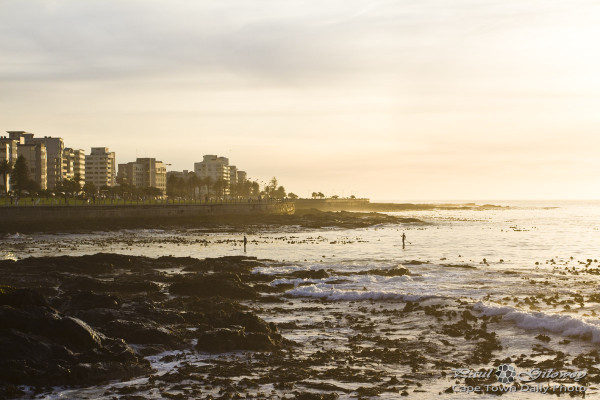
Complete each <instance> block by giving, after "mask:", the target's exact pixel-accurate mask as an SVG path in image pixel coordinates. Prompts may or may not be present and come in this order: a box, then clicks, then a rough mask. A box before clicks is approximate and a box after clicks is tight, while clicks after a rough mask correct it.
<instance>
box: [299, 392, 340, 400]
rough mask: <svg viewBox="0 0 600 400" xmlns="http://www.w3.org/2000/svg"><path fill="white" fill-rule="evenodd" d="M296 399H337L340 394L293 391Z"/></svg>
mask: <svg viewBox="0 0 600 400" xmlns="http://www.w3.org/2000/svg"><path fill="white" fill-rule="evenodd" d="M294 394H295V395H296V397H295V399H296V400H337V399H339V398H340V396H339V395H338V394H337V393H311V392H295V393H294Z"/></svg>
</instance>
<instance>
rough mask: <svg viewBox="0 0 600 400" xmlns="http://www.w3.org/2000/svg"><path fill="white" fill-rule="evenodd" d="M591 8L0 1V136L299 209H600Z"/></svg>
mask: <svg viewBox="0 0 600 400" xmlns="http://www.w3.org/2000/svg"><path fill="white" fill-rule="evenodd" d="M599 40H600V3H598V2H597V1H578V0H565V1H562V0H545V1H542V0H518V1H513V0H399V1H362V0H339V1H338V0H327V1H323V0H319V1H314V0H304V1H294V0H286V1H281V0H270V1H267V0H252V1H250V0H237V1H236V0H215V1H174V0H170V1H158V0H157V1H134V0H128V1H110V0H101V1H93V0H86V1H82V0H71V1H64V0H56V1H51V0H48V1H33V0H29V1H22V0H12V1H11V0H0V130H2V131H6V130H26V131H29V132H33V133H35V134H36V135H38V136H45V135H48V136H61V137H63V138H64V139H65V143H66V145H67V146H69V147H75V148H83V149H85V150H86V152H89V148H90V147H92V146H107V147H110V148H111V150H113V151H115V152H116V155H117V162H128V161H133V160H134V159H135V157H136V156H139V157H143V156H147V157H156V158H158V159H160V160H163V161H164V162H165V163H170V164H172V165H171V166H170V167H168V169H176V170H182V169H190V170H191V169H193V163H194V161H200V160H201V159H202V155H203V154H219V155H224V156H227V157H229V158H230V161H231V162H232V163H233V164H235V165H237V166H238V167H240V168H242V169H245V170H246V171H247V172H248V174H249V176H250V177H251V178H255V179H261V180H267V179H268V178H270V177H271V176H273V175H276V176H277V177H278V178H279V180H280V182H281V183H282V184H284V185H285V186H286V188H287V189H288V190H291V191H294V192H296V193H298V194H300V195H307V194H310V192H312V191H322V192H324V193H326V194H336V193H337V194H340V195H349V194H356V195H361V196H370V197H372V198H375V199H405V200H413V199H431V200H435V199H530V198H533V199H537V198H548V199H569V198H600V185H599V183H600V179H599V178H600V156H599V152H600V111H599V110H600V51H599V50H598V42H599Z"/></svg>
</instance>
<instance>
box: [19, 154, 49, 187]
mask: <svg viewBox="0 0 600 400" xmlns="http://www.w3.org/2000/svg"><path fill="white" fill-rule="evenodd" d="M17 154H18V155H19V156H23V157H24V158H25V161H27V166H28V167H29V178H30V179H31V180H33V181H35V182H36V183H37V184H38V185H39V188H40V190H46V189H48V171H47V169H46V168H47V167H48V160H47V153H46V145H45V144H44V143H27V144H19V145H18V146H17Z"/></svg>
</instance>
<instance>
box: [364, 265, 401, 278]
mask: <svg viewBox="0 0 600 400" xmlns="http://www.w3.org/2000/svg"><path fill="white" fill-rule="evenodd" d="M356 275H381V276H404V275H410V271H409V270H408V268H404V267H403V266H397V267H395V268H389V269H370V270H367V271H360V272H357V273H356Z"/></svg>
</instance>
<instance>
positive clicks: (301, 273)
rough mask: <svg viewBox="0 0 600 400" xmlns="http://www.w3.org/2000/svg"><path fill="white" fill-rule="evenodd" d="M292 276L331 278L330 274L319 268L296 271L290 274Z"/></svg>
mask: <svg viewBox="0 0 600 400" xmlns="http://www.w3.org/2000/svg"><path fill="white" fill-rule="evenodd" d="M290 276H292V277H294V278H301V279H325V278H329V274H328V273H327V272H326V271H325V270H324V269H319V270H316V271H313V270H308V271H294V272H292V273H291V274H290Z"/></svg>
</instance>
